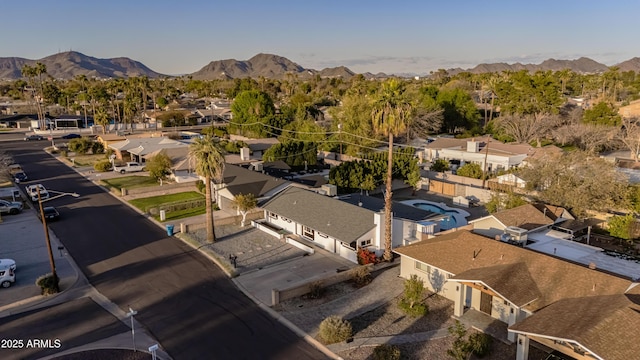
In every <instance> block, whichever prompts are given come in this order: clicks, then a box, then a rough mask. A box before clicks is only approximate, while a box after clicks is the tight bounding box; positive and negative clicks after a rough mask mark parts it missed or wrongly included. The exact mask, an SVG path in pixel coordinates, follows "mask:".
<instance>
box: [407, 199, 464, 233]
mask: <svg viewBox="0 0 640 360" xmlns="http://www.w3.org/2000/svg"><path fill="white" fill-rule="evenodd" d="M412 205H413V206H415V207H417V208H418V209H422V210H427V211H431V212H433V213H437V214H442V215H448V216H447V217H445V218H444V219H442V220H441V221H440V230H449V229H453V228H456V227H458V220H457V219H456V215H458V216H461V214H460V212H459V211H458V210H445V209H443V208H441V207H439V206H436V205H434V204H427V203H414V204H412ZM462 218H463V219H464V217H462ZM465 223H466V221H465ZM462 225H465V224H462Z"/></svg>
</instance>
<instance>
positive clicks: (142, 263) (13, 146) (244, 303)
mask: <svg viewBox="0 0 640 360" xmlns="http://www.w3.org/2000/svg"><path fill="white" fill-rule="evenodd" d="M43 146H44V143H43V142H36V143H33V142H3V143H2V145H1V147H2V148H3V149H4V150H8V151H9V152H11V153H13V154H15V155H16V156H19V157H20V163H21V165H23V168H24V169H25V171H26V172H27V174H29V176H30V178H31V179H39V182H40V183H42V184H44V185H45V187H47V188H50V189H55V190H57V191H60V192H77V193H78V194H80V197H79V198H73V197H70V196H66V197H62V198H60V199H56V200H55V202H56V203H55V206H56V207H57V208H58V209H59V210H60V212H61V214H62V215H64V221H60V222H58V223H53V224H51V226H50V227H51V229H52V230H53V231H54V232H55V234H56V235H57V237H58V238H59V240H60V241H61V242H62V244H63V245H64V246H65V248H66V250H67V251H68V253H69V254H70V255H71V256H72V257H73V259H74V260H75V261H76V263H77V264H78V266H79V267H80V269H81V270H82V272H83V273H84V274H85V275H86V276H87V278H88V280H89V281H90V283H91V284H92V285H93V286H94V287H95V288H96V289H97V290H98V291H99V292H100V293H102V294H103V295H104V296H106V297H107V298H108V299H109V300H111V301H112V302H113V303H115V304H117V305H118V306H119V307H120V309H122V310H123V311H125V312H126V311H128V309H129V308H130V307H131V308H132V309H135V310H136V311H138V314H137V315H136V320H137V321H138V322H140V323H141V324H142V326H144V328H145V329H146V330H147V331H148V332H149V333H150V334H151V335H152V336H153V337H155V338H156V339H158V340H159V341H160V344H161V346H162V347H163V348H164V350H165V351H166V352H167V353H168V354H169V355H170V356H171V357H173V358H174V359H203V358H207V359H290V358H304V359H325V358H327V356H326V355H324V354H323V353H322V352H320V351H319V350H317V349H316V348H314V347H313V346H311V345H310V344H308V343H307V342H306V341H304V340H303V339H302V338H301V337H299V336H298V335H296V334H295V333H294V332H293V331H291V330H290V329H289V328H287V327H285V326H284V325H282V324H281V323H279V322H278V321H276V320H275V319H273V318H272V317H271V316H269V315H268V314H267V313H266V312H264V311H263V310H261V309H260V308H259V307H258V306H257V305H256V304H255V303H253V302H252V301H251V300H250V299H249V298H248V297H247V296H246V295H244V294H243V293H242V292H241V291H240V290H239V289H238V288H237V287H236V286H235V285H234V284H233V282H232V281H231V280H230V279H229V278H228V277H227V276H226V275H225V274H224V272H223V271H222V270H220V269H219V268H218V267H217V266H215V265H214V264H213V263H212V262H211V261H210V260H208V259H207V258H205V257H204V256H203V255H202V254H200V253H199V252H197V251H195V250H193V249H192V248H191V247H189V246H187V245H185V244H184V243H182V242H181V241H179V240H178V239H176V238H173V237H167V234H166V232H165V231H163V230H162V229H160V228H158V227H157V226H156V225H154V224H153V223H151V222H150V221H148V220H147V219H145V218H144V217H143V216H142V215H140V214H138V213H137V212H135V211H134V210H132V209H130V208H129V207H128V206H126V205H124V204H122V203H121V202H120V201H118V200H117V199H115V198H113V197H112V196H111V195H109V194H107V193H105V192H104V191H103V190H102V189H101V188H99V187H98V186H96V185H94V184H93V183H92V182H90V181H88V180H87V179H85V178H84V177H82V176H81V175H79V174H77V173H76V172H74V171H73V170H72V169H69V168H68V167H67V166H65V165H63V164H61V163H59V162H58V161H57V160H55V159H54V158H52V157H51V156H50V155H48V154H46V153H45V152H43V151H42V150H41V148H42V147H43ZM66 306H71V307H72V308H73V307H77V309H78V312H79V313H78V314H74V316H71V315H70V316H69V318H68V319H66V320H67V321H66V322H65V324H64V326H63V327H62V330H60V331H62V332H63V333H61V335H59V336H60V337H63V336H67V335H65V334H66V333H69V334H71V333H76V332H77V331H78V328H79V327H82V326H83V324H84V323H85V322H86V317H87V316H92V315H91V314H86V315H85V314H83V313H82V311H84V308H83V307H82V306H79V305H78V304H75V305H74V303H71V304H68V305H66ZM21 315H22V316H36V315H34V314H17V315H15V317H14V318H12V319H11V321H9V322H3V326H7V328H6V331H2V329H0V331H1V333H2V335H3V337H10V336H13V335H14V334H16V336H17V335H19V334H18V333H17V332H20V331H27V329H25V327H28V326H31V327H33V326H36V325H35V324H36V321H24V320H23V318H22V317H21ZM38 316H39V319H40V320H39V321H43V322H47V323H48V322H49V320H48V319H47V317H46V315H45V314H40V315H38ZM3 320H4V319H3ZM32 331H33V329H32ZM82 336H83V335H78V336H77V337H79V338H80V337H82Z"/></svg>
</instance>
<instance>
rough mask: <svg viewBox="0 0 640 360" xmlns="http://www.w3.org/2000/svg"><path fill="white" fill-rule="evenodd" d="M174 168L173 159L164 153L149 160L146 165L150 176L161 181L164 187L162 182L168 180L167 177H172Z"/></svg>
mask: <svg viewBox="0 0 640 360" xmlns="http://www.w3.org/2000/svg"><path fill="white" fill-rule="evenodd" d="M172 166H173V162H172V161H171V158H170V157H169V155H167V153H166V152H164V151H161V152H160V153H159V154H157V155H155V156H153V157H152V158H150V159H149V160H147V162H146V164H145V167H146V168H147V171H149V176H151V177H152V178H153V179H155V180H156V181H159V182H160V185H162V181H164V180H166V178H167V176H169V175H171V167H172Z"/></svg>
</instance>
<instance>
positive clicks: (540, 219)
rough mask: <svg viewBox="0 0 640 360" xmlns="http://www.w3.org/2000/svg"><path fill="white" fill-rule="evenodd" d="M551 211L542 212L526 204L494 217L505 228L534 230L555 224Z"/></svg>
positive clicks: (501, 212)
mask: <svg viewBox="0 0 640 360" xmlns="http://www.w3.org/2000/svg"><path fill="white" fill-rule="evenodd" d="M552 214H553V213H552V212H551V211H549V213H545V212H544V211H540V209H538V208H537V207H536V206H535V205H532V204H526V205H522V206H518V207H515V208H513V209H508V210H502V211H499V212H497V213H495V214H493V215H492V216H493V217H495V218H496V219H498V221H500V222H501V223H502V224H504V225H505V226H516V227H519V228H522V229H525V230H533V229H537V228H540V227H543V226H546V225H551V224H553V223H554V218H555V216H554V215H552Z"/></svg>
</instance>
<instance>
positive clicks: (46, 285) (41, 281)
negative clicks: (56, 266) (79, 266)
mask: <svg viewBox="0 0 640 360" xmlns="http://www.w3.org/2000/svg"><path fill="white" fill-rule="evenodd" d="M59 281H60V279H59V278H58V276H57V275H56V276H53V274H51V273H48V274H46V275H42V276H40V277H38V278H37V279H36V285H38V286H40V290H41V291H40V293H41V294H42V295H52V294H57V293H58V292H59V291H60V288H59V286H58V283H59Z"/></svg>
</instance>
